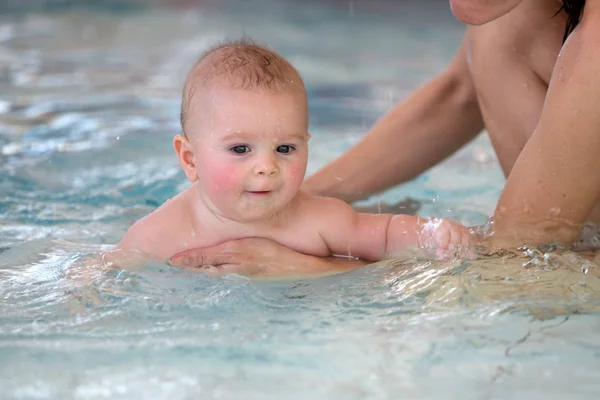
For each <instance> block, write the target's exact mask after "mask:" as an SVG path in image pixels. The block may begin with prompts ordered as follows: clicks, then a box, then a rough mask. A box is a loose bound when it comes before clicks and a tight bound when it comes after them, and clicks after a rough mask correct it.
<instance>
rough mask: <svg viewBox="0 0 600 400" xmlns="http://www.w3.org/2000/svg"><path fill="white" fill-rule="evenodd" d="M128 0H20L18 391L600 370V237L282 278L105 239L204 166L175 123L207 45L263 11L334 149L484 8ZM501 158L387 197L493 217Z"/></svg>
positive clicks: (383, 390)
mask: <svg viewBox="0 0 600 400" xmlns="http://www.w3.org/2000/svg"><path fill="white" fill-rule="evenodd" d="M63 3H64V4H67V3H68V2H63ZM109 3H111V2H97V3H95V4H94V5H90V4H91V3H90V4H87V2H86V3H85V4H84V3H81V4H80V5H81V7H78V8H76V9H75V10H74V11H73V9H70V11H61V12H54V13H50V14H41V13H24V12H22V11H23V7H24V4H30V3H27V2H22V3H19V4H18V5H17V6H15V7H14V8H13V9H11V12H14V13H13V14H10V15H9V14H8V13H2V16H1V17H0V177H1V178H0V193H1V195H0V221H2V222H1V225H0V359H1V360H2V361H3V362H2V363H0V388H2V391H1V393H0V398H44V399H45V398H86V399H87V398H128V399H129V398H144V399H146V398H189V397H193V398H196V397H202V398H225V399H237V398H245V399H253V398H257V399H264V398H281V397H285V398H290V399H294V398H299V399H300V398H302V399H304V398H307V397H311V398H323V399H328V398H344V399H346V398H348V399H353V398H357V399H359V398H360V399H363V398H373V399H380V398H381V399H385V398H395V397H397V393H403V394H404V396H405V397H408V398H432V399H437V398H456V397H460V398H467V399H468V398H507V397H515V394H516V397H518V398H520V397H523V398H541V397H544V398H545V399H546V398H549V397H550V398H553V397H552V396H555V397H556V398H564V397H573V396H576V397H578V398H585V396H590V395H592V394H593V393H594V392H596V393H597V391H598V390H599V389H600V388H599V387H598V383H597V382H599V380H598V372H597V368H595V366H596V365H597V357H598V348H599V347H598V346H599V343H598V339H597V331H598V328H600V326H599V323H598V321H599V320H598V315H599V314H598V312H599V310H598V305H599V301H600V293H599V290H600V284H599V281H598V276H599V275H598V265H599V262H598V260H597V259H594V257H595V256H594V254H586V253H583V252H579V253H575V252H571V251H566V252H551V253H544V252H541V251H538V250H536V249H523V251H521V252H519V253H514V254H513V253H505V254H496V255H493V256H490V257H486V258H482V259H478V260H472V261H465V260H448V261H445V262H434V261H430V260H397V261H394V262H382V263H378V264H375V265H372V266H369V267H365V268H361V269H358V270H355V271H351V272H348V273H345V274H340V275H335V276H328V277H321V278H318V279H303V280H294V281H281V282H255V281H250V280H248V279H246V278H243V277H239V276H229V277H226V278H213V277H209V276H206V275H204V274H201V273H198V272H197V271H193V270H180V269H175V268H171V267H168V266H165V265H148V266H144V267H143V268H139V269H137V270H127V271H123V270H114V269H109V268H105V267H103V266H102V264H101V263H100V262H99V261H98V260H97V255H98V254H99V253H100V252H101V251H106V250H108V249H110V248H111V245H112V244H113V243H115V242H116V241H117V240H118V239H119V238H120V237H121V235H122V234H123V233H124V231H125V230H126V229H127V227H128V226H129V225H130V224H131V223H132V222H133V221H135V220H136V219H137V218H139V217H140V216H142V215H144V214H146V213H148V212H150V211H151V210H153V209H154V208H155V207H156V206H157V205H159V204H160V203H162V202H163V201H164V200H165V199H167V198H169V197H170V196H172V195H173V194H175V193H176V192H178V191H179V190H181V189H182V188H183V187H184V186H185V185H186V183H185V181H184V177H183V175H182V174H181V173H180V172H179V167H178V165H177V161H176V158H175V157H174V155H173V154H172V150H171V138H172V136H173V135H174V134H175V133H177V132H178V129H179V125H178V124H179V122H178V112H179V91H180V85H181V83H182V81H183V78H184V76H185V73H186V72H187V69H188V68H189V66H190V65H191V63H192V62H193V61H194V59H195V58H196V57H197V56H198V54H199V53H200V52H201V51H202V50H203V49H204V48H206V47H207V46H209V45H211V44H213V43H214V42H215V41H217V40H220V39H222V38H225V37H231V36H233V37H236V36H238V35H240V34H241V33H243V32H245V33H247V34H249V35H250V36H252V37H254V38H255V39H257V40H258V41H265V42H267V43H269V44H270V45H272V46H273V47H274V48H276V49H277V50H278V51H280V52H281V53H283V54H284V55H285V56H286V57H287V58H288V59H290V60H291V61H292V62H293V63H294V64H295V65H296V66H297V67H298V69H299V70H300V72H301V74H302V75H303V77H304V79H305V81H306V83H307V86H308V92H309V102H310V113H311V133H312V134H313V136H314V138H313V140H311V161H310V165H309V169H310V170H314V169H316V168H317V167H318V166H320V165H323V164H324V163H325V162H327V161H328V160H330V159H331V158H333V157H334V156H335V155H337V154H339V153H340V152H342V151H343V150H344V149H346V148H347V147H348V146H350V145H351V144H353V143H355V142H356V141H357V140H358V139H359V138H360V137H361V135H362V134H363V133H364V131H365V130H366V129H367V128H368V127H369V126H370V125H371V124H372V123H373V122H374V121H375V120H376V119H377V118H378V117H379V116H380V115H381V114H382V113H383V112H384V111H385V110H387V109H388V108H389V107H391V106H392V105H393V104H394V102H395V101H397V100H398V99H400V98H402V97H404V96H405V95H406V94H407V93H408V92H409V91H410V90H412V89H413V88H415V87H416V86H418V85H419V84H421V83H422V82H424V80H425V79H427V78H429V77H431V76H433V75H434V74H435V73H438V72H440V71H441V70H442V69H443V68H444V66H445V64H446V63H447V62H448V60H450V58H451V56H452V54H453V51H454V50H455V49H456V46H457V44H458V42H459V40H460V37H461V32H462V28H461V27H460V26H459V25H458V24H457V23H456V22H455V21H454V20H453V19H452V18H451V16H450V14H449V11H448V10H447V4H446V3H445V2H439V7H437V6H436V7H433V6H432V7H433V8H432V9H431V10H424V9H423V8H420V7H421V6H419V5H418V4H419V3H416V2H407V3H403V2H385V1H373V2H362V1H356V2H338V1H329V2H302V3H301V2H294V1H289V2H276V1H274V0H273V1H267V0H261V1H257V2H253V3H252V5H249V3H243V4H241V3H236V2H231V1H202V2H193V3H194V4H192V5H190V4H186V3H188V2H176V4H175V3H173V6H174V8H169V7H166V4H165V3H164V2H163V4H161V5H162V7H163V8H160V9H158V8H152V7H151V5H152V4H150V3H153V4H157V3H159V2H158V1H157V2H144V3H142V2H138V3H136V4H135V7H133V8H129V11H128V12H127V13H118V12H115V8H112V7H113V6H112V5H111V4H113V3H114V4H117V2H113V3H111V4H109ZM6 4H8V3H2V4H1V5H0V7H6ZM12 4H17V3H15V2H13V3H12ZM45 4H46V5H52V4H54V5H53V7H54V8H55V11H56V7H59V6H58V5H57V4H58V3H57V2H54V3H53V2H45ZM119 4H122V3H119ZM431 4H438V3H437V2H436V3H431ZM30 5H31V4H30ZM107 5H108V6H110V7H109V8H110V9H108V10H107V9H106V8H103V7H105V6H107ZM175 6H176V7H175ZM60 7H63V6H60ZM60 7H59V8H60ZM100 9H102V10H100ZM90 10H92V11H90ZM2 11H6V8H3V9H2ZM267 17H268V18H267ZM423 21H433V22H435V23H434V24H430V25H426V24H424V23H423ZM502 182H503V178H502V174H501V172H500V170H499V168H498V167H497V165H496V163H495V159H494V155H493V152H492V151H491V148H490V146H489V143H488V142H487V140H486V139H485V138H483V137H482V138H479V139H478V140H477V141H475V142H474V143H473V144H472V145H471V146H470V147H469V148H467V149H465V150H463V151H461V152H460V153H459V154H457V155H456V156H454V157H453V158H451V159H450V160H448V161H447V162H446V163H444V164H443V165H442V166H440V167H436V168H435V169H434V170H432V171H430V172H428V173H427V174H425V175H423V176H421V177H419V178H418V179H416V180H415V181H413V182H410V183H408V184H407V185H403V186H402V187H400V188H398V189H395V190H392V191H390V192H389V193H386V194H384V195H382V196H381V197H380V198H379V199H380V200H383V201H386V202H388V203H390V204H392V203H394V202H396V201H398V200H402V199H403V198H404V197H405V196H410V197H411V198H413V199H415V200H417V201H419V202H420V203H421V208H420V210H419V213H420V214H421V215H424V216H427V215H438V216H439V215H444V216H451V217H454V218H457V219H460V220H462V221H463V222H465V223H467V224H480V223H482V222H483V221H485V218H486V217H487V216H488V215H490V213H491V211H492V210H493V206H494V204H495V202H496V198H497V196H498V193H499V190H500V187H501V185H502ZM375 200H376V199H375ZM594 237H595V236H594V235H593V233H592V234H591V236H590V238H592V239H590V240H591V241H593V238H594ZM590 243H592V242H590ZM592 244H593V243H592ZM264 382H268V384H265V383H264ZM453 387H456V388H457V389H451V388H453ZM458 388H459V389H458ZM459 390H460V392H459ZM455 391H456V392H455ZM284 393H285V394H284ZM290 393H291V394H290Z"/></svg>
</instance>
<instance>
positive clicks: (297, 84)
mask: <svg viewBox="0 0 600 400" xmlns="http://www.w3.org/2000/svg"><path fill="white" fill-rule="evenodd" d="M217 81H218V82H219V83H221V84H225V85H227V86H228V87H231V88H235V89H246V90H252V89H256V88H261V89H268V90H272V91H274V92H285V91H300V92H304V90H305V89H304V83H303V82H302V78H301V77H300V74H299V73H298V71H296V69H295V68H294V67H293V66H292V65H291V64H290V63H289V62H288V61H286V60H285V59H284V58H283V57H281V56H280V55H278V54H277V53H275V52H274V51H272V50H270V49H268V48H266V47H263V46H259V45H257V44H256V43H254V42H253V41H252V40H250V39H248V38H242V39H239V40H235V41H227V42H223V43H220V44H218V45H216V46H214V47H212V48H210V49H209V50H207V51H205V52H204V53H203V54H202V55H201V56H200V58H199V59H198V61H196V63H195V64H194V66H193V67H192V69H191V70H190V72H189V74H188V76H187V78H186V80H185V83H184V86H183V93H182V99H181V115H180V117H181V129H182V130H183V133H184V135H185V134H186V129H185V124H186V121H187V115H188V113H189V110H190V104H191V102H192V99H193V97H194V95H195V94H196V92H197V91H198V89H200V90H202V89H206V88H207V87H209V86H210V85H211V84H214V83H216V82H217Z"/></svg>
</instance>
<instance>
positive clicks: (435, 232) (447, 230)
mask: <svg viewBox="0 0 600 400" xmlns="http://www.w3.org/2000/svg"><path fill="white" fill-rule="evenodd" d="M474 244H475V238H474V236H473V235H472V234H471V232H469V229H467V228H466V227H465V226H464V225H462V224H460V223H459V222H456V221H453V220H451V219H442V218H431V219H429V220H428V221H427V222H426V223H425V224H424V225H423V229H422V230H421V232H420V234H419V248H422V249H424V250H425V251H426V252H427V253H432V254H435V255H436V257H437V258H440V259H443V258H450V257H468V258H472V257H474V251H473V245H474Z"/></svg>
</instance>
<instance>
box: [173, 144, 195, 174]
mask: <svg viewBox="0 0 600 400" xmlns="http://www.w3.org/2000/svg"><path fill="white" fill-rule="evenodd" d="M173 147H174V148H175V153H177V159H178V160H179V165H181V169H183V172H184V173H185V176H187V178H188V179H189V180H190V181H191V182H196V181H197V180H198V172H196V164H195V162H194V148H193V147H192V144H191V143H190V141H189V140H188V138H186V137H185V136H183V135H177V136H175V137H174V138H173Z"/></svg>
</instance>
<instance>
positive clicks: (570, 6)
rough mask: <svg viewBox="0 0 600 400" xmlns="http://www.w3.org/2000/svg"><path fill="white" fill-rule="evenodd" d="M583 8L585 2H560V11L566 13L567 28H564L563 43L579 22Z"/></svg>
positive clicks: (581, 0) (567, 0) (583, 0)
mask: <svg viewBox="0 0 600 400" xmlns="http://www.w3.org/2000/svg"><path fill="white" fill-rule="evenodd" d="M583 7H585V0H562V6H561V7H560V10H558V12H561V11H563V10H564V11H565V12H566V13H567V26H566V27H565V34H564V36H563V43H564V42H565V40H567V37H569V35H570V34H571V32H573V30H574V29H575V27H576V26H577V24H578V23H579V21H580V20H581V14H582V13H583Z"/></svg>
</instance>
